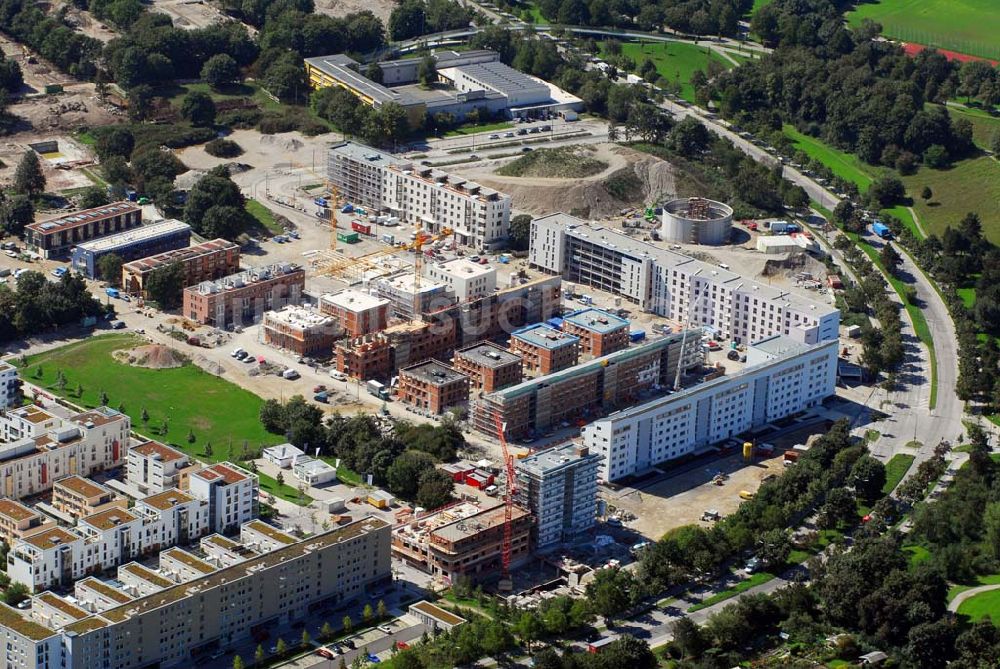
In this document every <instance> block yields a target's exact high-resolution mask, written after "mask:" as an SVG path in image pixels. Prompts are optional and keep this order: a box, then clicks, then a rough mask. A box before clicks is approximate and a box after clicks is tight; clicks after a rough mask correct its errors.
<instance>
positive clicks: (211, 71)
mask: <svg viewBox="0 0 1000 669" xmlns="http://www.w3.org/2000/svg"><path fill="white" fill-rule="evenodd" d="M201 78H202V79H204V80H205V82H206V83H207V84H208V85H209V86H211V87H212V88H214V89H216V90H218V89H220V88H224V87H226V86H229V85H231V84H234V83H236V81H238V80H239V78H240V68H239V66H238V65H237V64H236V61H235V60H233V58H232V56H230V55H228V54H225V53H218V54H216V55H214V56H212V57H211V58H209V59H208V60H206V61H205V64H204V65H202V66H201Z"/></svg>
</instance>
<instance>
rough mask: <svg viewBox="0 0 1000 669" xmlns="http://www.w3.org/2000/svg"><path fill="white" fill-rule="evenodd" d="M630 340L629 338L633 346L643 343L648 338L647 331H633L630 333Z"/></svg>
mask: <svg viewBox="0 0 1000 669" xmlns="http://www.w3.org/2000/svg"><path fill="white" fill-rule="evenodd" d="M628 338H629V341H631V342H632V343H633V344H635V343H637V342H640V341H642V340H643V339H645V338H646V331H645V330H632V331H631V332H629V333H628Z"/></svg>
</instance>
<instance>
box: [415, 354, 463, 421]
mask: <svg viewBox="0 0 1000 669" xmlns="http://www.w3.org/2000/svg"><path fill="white" fill-rule="evenodd" d="M399 399H400V400H401V401H402V402H404V403H406V404H409V405H411V406H414V407H416V408H418V409H425V410H428V411H430V412H431V413H433V414H441V413H444V410H445V409H447V408H448V407H452V406H456V405H460V404H464V403H465V402H467V401H468V400H469V377H468V376H466V375H465V374H461V373H459V372H457V371H455V369H454V368H452V367H449V366H448V365H445V364H443V363H440V362H438V361H437V360H429V361H427V362H424V363H420V364H418V365H413V366H412V367H407V368H405V369H401V370H399Z"/></svg>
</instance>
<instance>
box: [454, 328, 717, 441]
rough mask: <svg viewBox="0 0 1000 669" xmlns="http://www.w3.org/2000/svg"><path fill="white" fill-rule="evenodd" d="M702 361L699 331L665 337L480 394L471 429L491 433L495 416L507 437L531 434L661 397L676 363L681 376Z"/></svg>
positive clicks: (494, 432) (518, 437)
mask: <svg viewBox="0 0 1000 669" xmlns="http://www.w3.org/2000/svg"><path fill="white" fill-rule="evenodd" d="M704 361H705V351H704V350H703V349H702V347H701V331H700V330H695V331H693V332H688V333H687V335H685V334H684V333H674V334H670V335H665V336H663V337H660V338H659V339H653V340H651V341H649V342H647V343H644V344H640V345H638V346H633V347H631V348H627V349H624V350H621V351H617V352H615V353H612V354H610V355H606V356H603V357H600V358H594V359H593V360H590V361H588V362H584V363H581V364H579V365H576V366H574V367H570V368H568V369H564V370H562V371H559V372H555V373H554V374H548V375H546V376H541V377H538V378H535V379H529V380H527V381H524V382H522V383H519V384H518V385H516V386H511V387H510V388H504V389H503V390H498V391H496V392H493V393H489V394H487V395H484V396H483V397H482V398H480V399H478V400H476V401H475V402H473V405H472V412H471V413H472V420H473V426H474V427H475V428H476V429H477V430H479V431H480V432H483V433H484V434H490V435H495V434H496V420H495V416H497V415H499V416H500V419H501V420H502V422H504V423H505V424H506V436H507V438H508V439H520V438H523V437H527V436H530V435H535V434H538V433H540V432H544V431H545V430H548V429H550V428H552V427H554V426H556V425H558V424H559V423H560V422H562V421H567V420H577V419H587V418H593V417H596V416H598V415H601V414H604V413H607V412H610V411H614V410H615V409H617V408H620V407H622V406H627V405H629V404H632V403H634V402H636V401H637V400H640V399H642V398H643V397H644V396H647V395H649V396H653V395H656V394H659V393H663V392H665V391H666V389H667V388H670V387H672V386H673V385H674V381H675V380H676V377H677V368H678V365H680V370H681V375H683V374H685V373H686V372H688V371H689V370H692V369H696V368H699V367H701V366H702V365H703V364H704Z"/></svg>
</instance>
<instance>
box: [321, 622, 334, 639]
mask: <svg viewBox="0 0 1000 669" xmlns="http://www.w3.org/2000/svg"><path fill="white" fill-rule="evenodd" d="M331 637H333V626H332V625H331V624H330V623H329V622H324V623H323V626H322V627H321V628H319V638H320V639H321V640H324V641H325V640H327V639H330V638H331Z"/></svg>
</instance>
